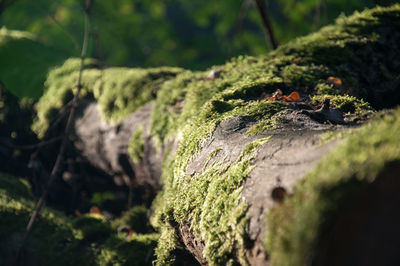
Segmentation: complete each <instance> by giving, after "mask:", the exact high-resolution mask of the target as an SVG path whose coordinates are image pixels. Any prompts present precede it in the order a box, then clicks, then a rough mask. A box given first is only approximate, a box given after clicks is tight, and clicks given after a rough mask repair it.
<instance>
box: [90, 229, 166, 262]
mask: <svg viewBox="0 0 400 266" xmlns="http://www.w3.org/2000/svg"><path fill="white" fill-rule="evenodd" d="M158 237H159V235H158V234H146V235H142V234H135V235H134V236H133V237H132V239H130V240H128V241H125V242H121V241H123V240H121V238H113V239H110V240H109V241H108V242H107V243H106V244H105V247H104V248H102V249H101V251H100V252H99V255H98V256H97V259H96V265H104V266H105V265H107V266H108V265H110V266H111V265H113V266H114V265H131V266H142V265H143V266H145V265H149V266H150V265H152V261H153V260H154V259H155V258H154V248H155V246H156V244H157V240H158Z"/></svg>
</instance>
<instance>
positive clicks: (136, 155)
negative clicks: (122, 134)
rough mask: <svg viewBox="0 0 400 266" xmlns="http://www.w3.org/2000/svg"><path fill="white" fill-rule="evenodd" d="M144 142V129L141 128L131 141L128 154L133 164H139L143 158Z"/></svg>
mask: <svg viewBox="0 0 400 266" xmlns="http://www.w3.org/2000/svg"><path fill="white" fill-rule="evenodd" d="M143 151H144V142H143V127H142V126H139V127H138V128H137V129H136V131H135V132H134V133H133V134H132V137H131V140H130V141H129V147H128V153H129V155H130V156H131V158H132V160H133V162H135V163H139V162H140V161H141V160H142V158H143Z"/></svg>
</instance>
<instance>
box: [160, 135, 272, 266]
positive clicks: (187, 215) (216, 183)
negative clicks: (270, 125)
mask: <svg viewBox="0 0 400 266" xmlns="http://www.w3.org/2000/svg"><path fill="white" fill-rule="evenodd" d="M268 139H269V137H267V138H262V139H258V140H255V141H253V142H251V143H250V144H249V145H248V146H247V147H246V148H245V150H244V151H243V152H242V153H241V154H240V156H239V157H238V158H237V160H236V162H235V163H233V164H232V163H231V162H220V163H218V164H214V165H212V166H210V167H209V168H208V169H207V170H205V171H204V172H201V173H198V174H195V175H193V176H191V177H189V178H185V176H184V175H183V176H179V178H177V176H175V178H174V182H173V183H167V186H168V187H167V188H166V189H165V190H164V192H163V193H164V194H163V201H168V203H169V204H163V206H162V207H159V209H158V211H159V212H158V213H157V215H159V219H158V220H157V222H158V223H157V224H156V226H158V227H159V229H160V230H161V237H160V240H159V245H158V247H157V250H156V252H157V264H159V265H164V264H168V263H171V262H172V261H173V256H172V251H173V250H174V249H177V248H178V247H179V245H178V242H177V241H171V240H173V239H175V237H173V235H174V231H173V230H171V228H170V226H171V224H175V223H180V224H188V225H189V226H190V230H191V231H192V232H193V234H194V235H195V237H196V238H197V239H198V240H199V241H201V240H203V241H204V243H205V249H204V253H203V255H204V257H205V258H206V259H207V261H208V263H209V264H210V265H222V264H225V263H233V262H234V261H235V260H236V259H238V260H239V262H240V263H241V264H242V265H246V264H247V260H246V258H245V255H244V253H243V252H244V241H245V233H246V226H247V218H246V215H245V214H246V210H247V204H246V203H245V202H244V201H243V200H242V199H241V191H242V185H243V182H244V180H245V178H246V177H247V176H248V175H249V173H250V171H251V170H252V168H253V166H252V165H251V160H252V159H253V158H254V157H255V154H256V153H255V151H256V149H257V148H258V147H260V146H261V145H263V144H264V143H266V142H267V141H268ZM160 204H162V203H161V202H160Z"/></svg>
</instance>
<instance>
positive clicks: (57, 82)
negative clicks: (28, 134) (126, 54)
mask: <svg viewBox="0 0 400 266" xmlns="http://www.w3.org/2000/svg"><path fill="white" fill-rule="evenodd" d="M79 66H80V60H79V59H76V58H72V59H68V60H67V61H66V62H65V63H64V64H63V65H62V66H60V67H58V68H54V69H53V70H52V71H50V73H49V75H48V77H47V80H46V83H45V85H46V87H47V88H46V91H45V94H44V95H43V97H42V98H41V99H40V101H39V102H38V104H37V121H36V122H35V123H34V125H33V130H34V131H35V132H36V133H37V134H38V135H39V136H40V137H42V136H43V135H44V133H45V132H46V130H47V129H48V127H49V125H50V123H51V122H52V121H53V120H54V118H55V117H56V116H57V114H58V111H59V110H60V109H61V108H62V107H63V106H64V105H65V104H66V103H68V102H69V101H70V100H71V99H72V98H73V93H74V92H75V91H76V84H77V80H78V75H79ZM85 66H86V68H85V70H84V73H83V79H82V86H83V88H82V91H81V95H80V97H81V98H94V99H96V100H97V101H98V103H99V106H100V110H101V113H102V115H103V118H104V119H105V120H106V121H108V122H111V123H113V122H114V123H115V122H119V121H121V120H122V119H123V118H125V117H126V116H128V115H129V114H130V113H132V112H134V111H135V110H137V109H138V108H140V107H141V106H143V105H144V104H145V103H147V102H149V101H151V100H153V99H154V98H155V96H156V93H157V91H158V89H159V87H160V86H161V84H162V83H163V82H164V81H166V80H168V79H170V78H172V77H174V76H175V75H176V74H178V73H179V72H181V71H182V70H181V69H179V68H168V67H164V68H162V67H161V68H149V69H134V68H122V67H120V68H106V69H104V70H102V69H100V68H99V66H98V64H97V63H96V61H95V60H92V59H87V60H86V61H85Z"/></svg>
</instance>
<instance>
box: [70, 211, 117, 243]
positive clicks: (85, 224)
mask: <svg viewBox="0 0 400 266" xmlns="http://www.w3.org/2000/svg"><path fill="white" fill-rule="evenodd" d="M73 226H74V228H76V229H78V230H80V231H81V233H82V236H83V240H85V241H88V242H96V241H98V242H101V241H103V240H104V239H107V238H108V237H110V235H111V225H110V224H109V223H108V222H107V221H106V220H105V219H104V217H102V216H99V215H91V214H88V215H84V216H83V217H79V218H76V219H75V220H74V222H73Z"/></svg>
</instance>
